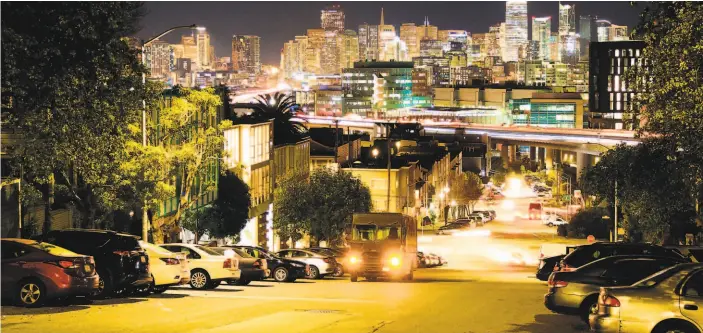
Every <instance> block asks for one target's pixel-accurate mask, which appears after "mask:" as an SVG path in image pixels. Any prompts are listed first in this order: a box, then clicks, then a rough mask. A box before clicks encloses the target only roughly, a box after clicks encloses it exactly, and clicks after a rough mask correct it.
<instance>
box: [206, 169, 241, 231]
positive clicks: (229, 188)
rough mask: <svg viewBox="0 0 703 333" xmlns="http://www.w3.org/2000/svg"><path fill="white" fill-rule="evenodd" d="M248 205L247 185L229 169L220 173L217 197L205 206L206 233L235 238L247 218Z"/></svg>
mask: <svg viewBox="0 0 703 333" xmlns="http://www.w3.org/2000/svg"><path fill="white" fill-rule="evenodd" d="M249 207H251V195H250V194H249V186H247V184H246V183H244V182H243V181H242V180H241V179H240V178H239V177H237V175H236V174H234V173H232V172H231V171H226V172H225V173H224V174H223V175H220V177H219V184H218V187H217V199H215V201H214V202H213V203H212V205H210V206H209V207H208V208H207V209H208V210H209V214H208V215H207V216H206V218H207V231H208V235H210V236H212V237H217V238H224V237H234V238H235V239H237V238H238V237H239V233H240V232H241V231H242V229H244V227H245V226H246V224H247V221H248V220H249Z"/></svg>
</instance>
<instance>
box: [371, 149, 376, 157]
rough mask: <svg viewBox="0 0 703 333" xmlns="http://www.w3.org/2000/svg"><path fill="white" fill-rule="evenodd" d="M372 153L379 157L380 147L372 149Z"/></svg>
mask: <svg viewBox="0 0 703 333" xmlns="http://www.w3.org/2000/svg"><path fill="white" fill-rule="evenodd" d="M371 155H373V157H374V158H376V157H378V148H374V149H373V150H372V151H371Z"/></svg>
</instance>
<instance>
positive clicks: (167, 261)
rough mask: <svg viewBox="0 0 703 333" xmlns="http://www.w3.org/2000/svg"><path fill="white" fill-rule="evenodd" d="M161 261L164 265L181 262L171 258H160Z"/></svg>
mask: <svg viewBox="0 0 703 333" xmlns="http://www.w3.org/2000/svg"><path fill="white" fill-rule="evenodd" d="M161 261H163V262H165V263H166V265H178V264H180V263H181V262H180V261H179V260H178V259H173V258H161Z"/></svg>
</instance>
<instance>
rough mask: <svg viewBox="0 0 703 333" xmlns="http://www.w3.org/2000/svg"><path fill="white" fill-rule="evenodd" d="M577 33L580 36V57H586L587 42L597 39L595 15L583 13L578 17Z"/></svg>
mask: <svg viewBox="0 0 703 333" xmlns="http://www.w3.org/2000/svg"><path fill="white" fill-rule="evenodd" d="M579 35H580V36H581V39H580V44H581V57H580V59H587V58H588V50H589V43H590V42H595V41H597V40H598V29H597V27H596V17H595V16H591V15H583V16H581V17H579Z"/></svg>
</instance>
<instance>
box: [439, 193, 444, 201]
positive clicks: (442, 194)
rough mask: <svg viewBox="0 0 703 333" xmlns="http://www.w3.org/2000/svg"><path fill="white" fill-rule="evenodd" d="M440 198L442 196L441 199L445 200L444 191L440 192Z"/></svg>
mask: <svg viewBox="0 0 703 333" xmlns="http://www.w3.org/2000/svg"><path fill="white" fill-rule="evenodd" d="M439 198H440V199H441V200H444V192H440V193H439Z"/></svg>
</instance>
